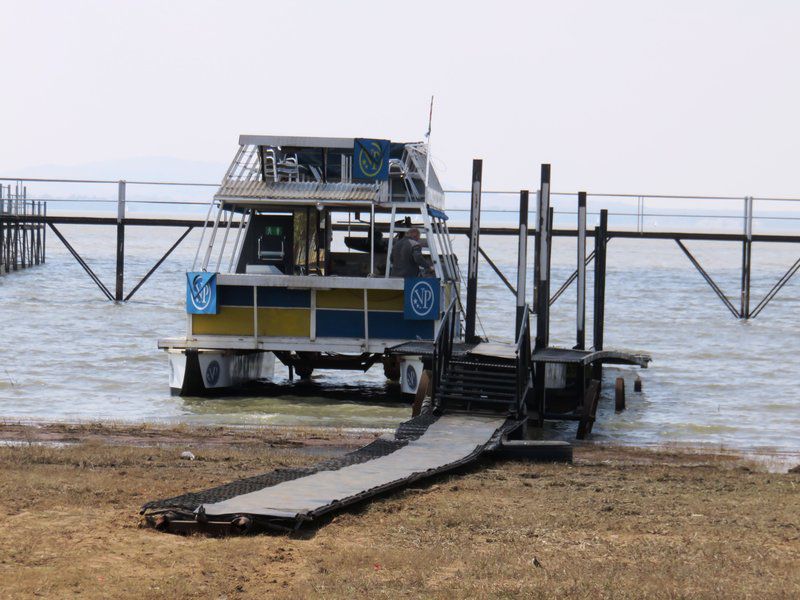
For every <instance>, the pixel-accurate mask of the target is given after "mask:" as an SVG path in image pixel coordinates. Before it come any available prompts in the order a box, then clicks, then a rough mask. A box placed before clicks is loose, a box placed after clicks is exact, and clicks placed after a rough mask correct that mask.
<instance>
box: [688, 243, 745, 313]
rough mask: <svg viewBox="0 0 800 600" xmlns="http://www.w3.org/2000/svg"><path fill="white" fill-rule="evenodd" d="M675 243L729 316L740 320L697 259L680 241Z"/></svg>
mask: <svg viewBox="0 0 800 600" xmlns="http://www.w3.org/2000/svg"><path fill="white" fill-rule="evenodd" d="M675 243H676V244H678V246H679V247H680V249H681V250H683V253H684V254H685V255H686V257H687V258H688V259H689V260H690V261H691V263H692V264H693V265H694V267H695V269H697V271H698V273H700V275H702V276H703V279H705V280H706V283H708V285H710V286H711V289H712V290H714V292H715V293H716V294H717V296H718V297H719V299H720V300H722V303H723V304H724V305H725V307H726V308H727V309H728V310H729V311H731V314H732V315H733V316H734V317H736V318H737V319H739V318H741V315H740V314H739V311H738V310H736V307H735V306H734V305H733V302H731V301H730V300H729V299H728V297H727V296H726V295H725V293H724V292H723V291H722V289H721V288H720V287H719V286H718V285H717V283H716V282H715V281H714V280H713V279H712V278H711V275H709V274H708V273H706V270H705V269H704V268H703V267H702V266H701V265H700V263H699V262H698V261H697V259H696V258H695V257H694V256H693V255H692V253H691V252H689V249H688V248H687V247H686V246H684V245H683V242H682V241H681V240H675Z"/></svg>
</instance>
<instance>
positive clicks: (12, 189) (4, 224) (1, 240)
mask: <svg viewBox="0 0 800 600" xmlns="http://www.w3.org/2000/svg"><path fill="white" fill-rule="evenodd" d="M27 195H28V191H27V188H26V187H25V186H20V185H19V184H17V185H14V186H12V185H0V275H5V274H6V273H11V272H14V271H19V270H21V269H25V268H27V267H32V266H34V265H40V264H42V263H44V261H45V248H46V244H47V231H46V229H45V221H46V219H47V204H46V203H45V202H43V201H38V200H28V199H27Z"/></svg>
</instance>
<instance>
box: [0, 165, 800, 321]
mask: <svg viewBox="0 0 800 600" xmlns="http://www.w3.org/2000/svg"><path fill="white" fill-rule="evenodd" d="M0 182H14V184H15V185H14V187H13V188H10V186H8V185H6V186H5V189H6V190H9V189H17V188H19V189H21V190H24V192H22V193H23V194H24V195H25V197H24V198H23V201H26V202H32V203H34V204H33V205H26V206H25V209H26V210H28V211H29V214H28V216H29V217H30V218H38V217H37V216H36V215H35V214H33V213H36V211H37V210H38V207H39V206H40V205H39V204H36V203H44V202H47V203H49V204H50V205H51V209H52V208H54V207H56V208H58V207H64V208H66V209H70V208H72V209H74V207H76V206H78V207H85V206H90V207H92V209H96V208H103V207H104V206H108V207H110V208H111V211H104V212H105V213H106V214H102V215H96V214H95V215H91V216H90V215H86V214H82V215H81V214H75V213H72V214H69V213H68V212H64V211H58V212H57V214H52V213H53V211H52V210H51V211H50V213H51V214H47V213H46V212H45V211H44V205H43V204H42V205H41V206H42V217H41V218H42V220H43V223H44V224H46V226H47V227H48V228H50V229H51V230H53V231H54V232H56V234H57V235H58V237H59V239H60V240H61V241H62V242H63V243H64V244H65V246H66V247H67V249H68V250H69V251H70V252H71V253H72V254H73V255H74V256H75V258H76V260H77V261H78V262H79V263H80V264H81V266H82V267H83V268H84V269H85V270H86V271H87V273H88V274H89V276H90V277H92V279H93V280H95V281H96V283H97V285H98V287H99V288H100V289H101V290H102V291H103V293H104V294H105V295H106V296H107V297H109V299H111V300H114V301H117V302H124V301H127V300H129V299H130V298H131V297H132V296H133V294H134V293H136V291H137V290H138V289H140V288H141V286H142V285H143V284H144V283H145V282H146V281H147V279H148V278H149V277H150V275H152V273H153V272H154V271H155V270H156V269H157V268H158V267H159V266H160V265H161V264H162V263H163V262H164V260H166V259H167V258H168V256H169V255H170V254H171V253H172V251H173V250H174V249H175V248H177V246H178V245H179V244H180V243H181V242H182V241H183V240H184V239H185V238H186V237H187V235H188V234H189V233H190V232H191V231H192V229H193V228H195V227H202V226H203V225H204V224H206V221H207V217H206V218H205V219H204V218H203V216H204V215H203V213H205V212H206V210H205V209H207V208H208V207H209V206H211V204H212V202H213V201H212V196H213V192H214V191H215V190H216V189H217V188H218V184H216V183H202V182H185V181H184V182H182V181H146V180H130V181H126V180H106V179H64V178H50V179H48V178H31V177H28V178H18V177H0ZM54 185H57V186H59V189H57V190H52V191H53V193H46V192H47V189H48V187H49V188H50V189H52V186H54ZM0 187H3V186H2V185H0ZM29 187H30V188H31V189H33V188H36V190H37V192H38V194H37V195H32V194H29V193H28V188H29ZM102 187H105V188H106V189H109V188H111V189H113V192H111V193H108V194H102V195H98V194H97V193H95V192H93V191H92V190H94V189H100V188H102ZM66 188H69V189H75V190H76V191H75V192H74V193H71V194H69V195H68V194H66V193H65V191H64V190H65V189H66ZM132 188H133V189H135V190H137V191H138V190H142V189H150V190H152V189H159V190H169V192H168V194H167V196H158V197H153V196H152V194H150V195H149V196H148V195H146V194H142V193H135V194H134V195H133V196H131V194H130V190H131V189H132ZM114 192H115V193H114ZM445 193H446V195H447V204H448V208H447V212H448V213H450V214H451V215H452V216H453V221H457V219H458V217H459V215H460V214H461V213H468V212H469V211H470V207H469V199H470V196H471V195H472V193H473V190H465V189H448V190H445ZM481 193H482V195H483V196H484V201H483V205H482V208H481V213H482V214H483V215H484V217H485V222H486V224H484V225H483V226H480V227H479V233H480V235H513V236H517V235H518V232H519V227H518V226H512V225H509V221H510V220H511V219H510V215H511V214H517V213H518V212H519V208H518V207H517V206H516V205H515V204H516V203H515V202H514V198H515V197H517V196H518V195H519V192H517V191H509V190H501V189H497V190H483V191H482V192H481ZM579 194H580V193H573V192H554V191H551V192H549V195H550V196H551V197H552V203H553V206H552V208H551V210H552V230H551V231H550V235H551V236H553V237H564V236H568V237H575V236H578V235H579V232H578V227H576V226H575V225H574V223H575V221H574V218H575V217H576V216H577V215H578V212H579V208H578V197H579ZM584 194H585V197H587V198H588V199H589V203H588V207H587V208H585V209H584V210H585V215H586V217H587V218H588V219H589V220H593V221H594V223H590V225H592V224H599V219H600V213H601V211H600V210H599V209H600V208H601V207H602V208H603V210H605V211H606V214H607V215H608V217H607V218H608V224H607V230H606V237H605V242H607V243H608V242H611V241H612V240H613V239H614V238H628V239H643V240H647V239H662V240H671V241H674V242H675V243H676V245H677V248H676V250H678V251H679V252H682V253H683V254H685V255H686V256H687V258H688V259H689V261H690V263H691V264H692V266H694V268H695V269H697V270H698V272H699V273H700V275H701V276H702V278H703V279H704V280H705V281H707V282H708V284H709V286H710V287H711V288H712V290H714V293H716V294H717V296H718V297H719V298H720V300H721V301H722V303H723V304H724V305H725V307H726V308H727V310H729V311H730V312H731V314H732V315H734V316H735V317H737V318H740V319H750V318H754V317H756V316H758V315H759V314H760V313H761V312H762V311H763V310H764V308H765V307H766V306H767V304H768V303H769V302H770V301H771V300H772V299H773V298H774V297H775V296H776V295H777V293H778V292H779V291H780V290H781V289H782V288H783V287H784V286H785V285H786V284H787V283H788V282H789V281H790V280H791V279H792V278H793V276H794V275H795V274H796V273H797V272H798V271H800V258H798V260H797V261H796V262H795V263H794V264H793V265H792V266H791V267H789V269H788V270H787V271H786V272H785V273H784V274H783V275H782V276H781V277H780V278H779V279H778V281H776V282H775V284H774V286H773V287H772V288H771V289H770V290H769V292H767V294H765V296H764V297H763V298H762V299H761V300H759V301H758V302H752V301H751V298H750V295H751V292H750V276H751V270H752V245H753V244H754V243H761V242H783V243H800V231H798V224H800V210H798V209H799V208H800V197H769V196H732V195H716V196H714V195H680V194H630V193H591V194H587V193H585V192H584ZM176 196H180V197H179V198H176ZM7 201H8V198H6V205H5V206H6V211H7ZM536 205H537V203H534V206H536ZM131 207H136V208H141V209H143V210H144V211H145V212H141V213H139V214H137V215H135V216H134V215H131V214H130V209H131ZM114 208H116V211H114ZM155 210H159V211H170V212H171V213H172V214H171V216H169V217H163V216H154V211H155ZM109 212H110V214H109ZM114 213H116V214H114ZM179 213H180V214H181V215H182V216H179ZM14 218H16V217H14V216H13V215H9V214H3V213H2V212H0V223H2V224H3V232H4V233H5V232H6V231H7V230H8V229H13V226H12V225H9V223H13V220H14ZM62 224H94V225H110V226H116V229H117V244H116V256H117V270H116V274H115V275H116V276H115V282H114V285H113V286H111V288H113V289H110V287H107V286H106V285H105V284H104V283H103V282H101V281H100V279H99V278H98V277H97V276H96V275H95V274H93V273H92V272H91V269H90V268H89V267H88V264H87V263H86V261H85V260H83V258H82V257H80V256H79V255H78V253H77V252H76V251H75V249H74V248H73V247H72V246H71V244H69V242H68V240H67V238H66V236H64V235H63V233H61V232H60V231H58V230H57V227H56V226H57V225H62ZM127 226H171V227H182V228H185V230H184V232H183V233H182V235H180V236H179V238H178V239H177V241H175V242H174V243H173V244H172V246H170V247H169V248H168V249H167V250H166V251H165V253H164V254H163V255H162V256H161V258H160V259H159V260H158V261H157V262H156V263H155V264H154V265H153V267H152V268H151V269H150V271H148V273H147V274H146V275H145V276H144V277H143V278H142V279H141V280H140V281H139V282H138V283H137V284H136V285H135V286H134V287H133V288H132V289H131V290H130V291H129V292H128V293H127V294H126V293H125V292H124V289H123V287H124V264H125V262H124V242H125V240H124V237H125V228H126V227H127ZM333 228H334V230H349V231H353V232H355V231H359V225H358V224H352V223H337V224H334V227H333ZM377 229H379V230H380V229H381V228H380V227H377ZM449 229H450V233H451V234H469V230H470V228H469V227H465V226H458V225H455V226H452V227H450V228H449ZM387 230H388V227H387ZM528 235H536V228H535V227H532V228H530V229H528ZM41 236H42V246H44V231H42V232H41ZM586 236H587V237H589V238H592V237H594V236H595V231H594V230H593V228H592V227H591V226H590V227H589V228H588V231H587V232H586ZM4 241H5V240H4ZM687 241H720V242H734V243H737V244H740V245H741V251H740V256H741V285H740V289H739V297H738V298H736V297H735V296H733V297H732V296H728V295H726V294H725V293H724V291H723V290H722V288H721V286H720V285H719V284H718V283H717V282H715V281H714V279H713V278H712V277H711V275H710V274H709V273H708V271H707V269H705V268H704V267H703V265H702V264H701V262H700V261H699V260H698V259H697V257H696V256H695V255H694V254H692V251H691V250H690V249H689V247H688V246H687V244H686V242H687ZM5 248H6V246H3V251H4V258H6V257H7V253H6V252H5ZM478 251H479V253H480V255H481V256H483V257H484V260H485V261H486V262H487V264H488V265H489V267H490V268H491V269H492V270H493V271H494V272H495V273H496V274H497V275H498V277H499V278H500V279H501V281H502V282H503V284H504V285H505V286H506V287H507V288H508V289H509V291H511V292H512V293H514V294H516V290H515V286H514V285H513V284H512V283H511V280H510V278H509V277H507V276H506V275H505V274H504V273H503V272H502V269H501V268H500V267H499V266H498V265H497V264H496V263H495V262H494V261H493V260H492V259H491V257H490V256H489V254H488V253H487V252H486V251H485V249H484V248H482V247H479V248H478ZM29 258H30V255H29V254H28V255H25V264H26V265H27V264H28V263H29V262H31V261H29ZM594 258H595V252H594V251H593V252H591V253H590V254H588V255H587V256H586V257H585V260H586V265H587V266H588V264H590V263H591V262H593V260H594ZM43 259H44V257H43V256H40V257H39V260H40V262H41V261H43ZM32 262H33V263H34V264H35V262H36V255H34V256H33V259H32ZM0 264H2V265H3V266H4V265H5V263H4V262H2V261H0ZM18 264H20V265H21V260H20V261H18ZM9 265H10V263H9ZM576 277H577V270H576V271H575V272H574V273H573V274H572V275H571V276H570V277H569V278H567V280H565V281H564V282H563V284H562V285H561V286H560V287H559V288H558V290H557V291H556V292H555V294H553V296H552V297H551V298H550V304H553V303H554V302H556V301H557V300H558V299H559V297H560V296H561V295H562V294H563V293H564V291H565V290H566V289H567V288H568V287H569V286H570V285H571V284H572V283H573V282H574V281H575V279H576ZM752 304H754V306H751V305H752Z"/></svg>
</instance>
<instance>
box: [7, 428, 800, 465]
mask: <svg viewBox="0 0 800 600" xmlns="http://www.w3.org/2000/svg"><path fill="white" fill-rule="evenodd" d="M392 431H393V429H389V428H375V429H371V428H370V429H367V428H363V429H360V428H359V429H356V428H347V427H328V426H292V425H203V424H185V423H181V424H175V423H168V422H145V423H127V422H116V421H86V422H61V421H13V420H0V446H3V445H25V444H38V445H53V446H63V445H74V444H85V443H94V444H97V443H101V444H109V445H122V446H126V445H127V446H130V445H133V446H140V447H147V446H154V445H157V446H186V447H187V449H188V448H189V447H190V446H192V447H199V448H206V447H224V446H226V445H228V444H236V445H237V446H247V445H254V444H255V445H258V444H268V446H269V447H274V448H296V449H302V448H309V449H319V450H322V449H329V450H331V451H338V452H342V453H344V452H350V451H352V450H355V449H357V448H359V447H361V446H363V445H366V444H368V443H369V442H371V441H373V440H374V439H376V438H377V437H380V436H381V435H383V434H385V433H388V432H392ZM567 441H569V442H570V443H572V444H573V446H574V447H575V449H576V450H577V449H579V448H580V449H583V450H588V449H599V448H602V449H607V450H619V451H621V452H625V451H637V450H638V451H642V452H648V453H661V454H665V455H666V454H676V453H677V454H685V455H695V456H698V457H711V456H714V457H719V458H721V459H726V460H731V461H744V462H753V463H755V464H757V465H761V466H762V467H763V468H764V469H765V470H766V471H768V472H771V473H785V472H787V470H789V469H792V468H794V467H800V451H797V452H792V451H784V450H780V449H776V448H758V449H739V448H729V447H724V446H719V445H711V444H701V443H678V442H675V443H666V444H659V443H652V444H634V443H631V444H627V443H620V442H618V441H616V440H591V439H590V440H584V441H578V440H574V439H569V440H567Z"/></svg>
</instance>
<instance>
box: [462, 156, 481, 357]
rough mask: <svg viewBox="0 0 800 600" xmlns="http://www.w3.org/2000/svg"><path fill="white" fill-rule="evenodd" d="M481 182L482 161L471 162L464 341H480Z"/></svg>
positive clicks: (477, 159)
mask: <svg viewBox="0 0 800 600" xmlns="http://www.w3.org/2000/svg"><path fill="white" fill-rule="evenodd" d="M482 181H483V161H482V160H481V159H479V158H476V159H474V160H473V161H472V202H471V204H470V211H469V257H468V263H467V306H466V309H467V310H466V312H467V314H466V315H465V323H464V341H466V342H467V343H475V342H478V341H480V340H479V339H478V337H477V336H476V335H475V322H476V312H477V306H478V247H479V243H480V230H481V186H482Z"/></svg>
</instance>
